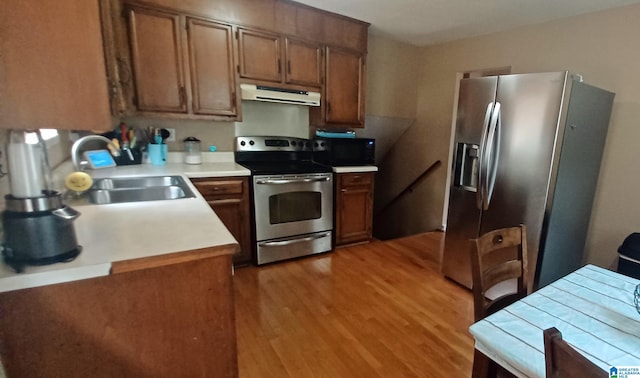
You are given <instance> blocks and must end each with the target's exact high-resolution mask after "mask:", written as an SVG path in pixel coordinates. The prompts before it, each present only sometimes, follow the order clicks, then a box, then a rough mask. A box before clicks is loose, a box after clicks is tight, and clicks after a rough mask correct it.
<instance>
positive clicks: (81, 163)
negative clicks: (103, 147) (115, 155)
mask: <svg viewBox="0 0 640 378" xmlns="http://www.w3.org/2000/svg"><path fill="white" fill-rule="evenodd" d="M92 140H101V141H103V142H105V143H107V145H111V146H113V148H114V151H118V148H117V147H116V146H115V145H114V144H113V142H111V141H110V140H109V139H107V138H105V137H103V136H102V135H87V136H83V137H82V138H80V139H78V140H76V141H75V142H74V143H73V146H71V161H72V162H73V168H74V169H75V170H76V171H84V168H85V166H86V165H87V161H86V160H83V159H82V158H81V157H80V149H81V147H82V146H83V145H84V144H85V143H86V142H90V141H92Z"/></svg>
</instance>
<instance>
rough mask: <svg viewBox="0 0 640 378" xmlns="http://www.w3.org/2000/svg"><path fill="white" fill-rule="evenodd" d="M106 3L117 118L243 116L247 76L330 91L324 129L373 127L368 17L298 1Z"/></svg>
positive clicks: (316, 121) (318, 117)
mask: <svg viewBox="0 0 640 378" xmlns="http://www.w3.org/2000/svg"><path fill="white" fill-rule="evenodd" d="M101 5H102V7H103V11H104V12H103V17H102V21H103V34H104V35H105V53H106V61H107V72H108V80H109V89H110V94H111V97H110V100H111V108H112V113H113V114H114V115H116V116H120V117H123V116H128V115H138V116H162V117H164V118H193V119H212V120H219V121H232V120H240V119H241V106H242V101H240V98H239V97H240V96H238V94H239V85H240V83H241V82H242V83H250V84H257V85H265V86H274V87H283V88H288V89H293V90H309V91H318V92H321V93H323V94H324V97H323V101H322V105H321V107H320V108H316V107H314V108H312V109H310V112H311V121H312V124H313V125H314V126H324V125H329V126H331V127H349V128H351V127H363V126H364V93H365V80H364V79H365V56H366V49H367V33H368V26H369V24H367V23H365V22H361V21H358V20H354V19H351V18H348V17H345V16H341V15H337V14H333V13H328V12H324V11H321V10H319V9H315V8H312V7H309V6H305V5H302V4H298V3H295V2H292V1H288V0H262V1H233V0H221V1H214V2H211V1H210V0H192V1H188V2H183V1H178V0H149V1H145V2H136V1H131V2H129V0H124V1H108V0H104V1H102V2H101ZM123 9H124V11H123ZM122 14H128V15H129V16H128V17H127V18H123V17H122ZM127 24H128V26H127Z"/></svg>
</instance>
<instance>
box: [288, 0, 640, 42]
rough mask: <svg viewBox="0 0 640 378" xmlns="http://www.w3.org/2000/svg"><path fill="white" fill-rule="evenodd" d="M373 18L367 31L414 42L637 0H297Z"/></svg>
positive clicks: (461, 35) (463, 35)
mask: <svg viewBox="0 0 640 378" xmlns="http://www.w3.org/2000/svg"><path fill="white" fill-rule="evenodd" d="M295 1H296V2H298V3H302V4H307V5H310V6H313V7H315V8H319V9H324V10H327V11H330V12H334V13H338V14H342V15H345V16H349V17H352V18H356V19H358V20H362V21H366V22H369V23H371V28H370V32H371V33H372V34H374V35H384V36H388V37H391V38H393V39H396V40H399V41H403V42H407V43H410V44H413V45H416V46H426V45H432V44H436V43H441V42H446V41H451V40H455V39H460V38H466V37H472V36H477V35H483V34H488V33H493V32H498V31H503V30H508V29H511V28H515V27H518V26H522V25H530V24H537V23H542V22H546V21H551V20H556V19H561V18H566V17H570V16H574V15H577V14H581V13H589V12H595V11H598V10H603V9H607V8H615V7H620V6H624V5H628V4H633V3H638V2H640V0H295Z"/></svg>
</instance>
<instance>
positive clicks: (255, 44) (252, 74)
mask: <svg viewBox="0 0 640 378" xmlns="http://www.w3.org/2000/svg"><path fill="white" fill-rule="evenodd" d="M237 36H238V57H239V67H240V69H239V73H240V77H241V78H246V79H256V80H265V81H273V82H276V83H278V82H281V81H282V62H281V58H280V55H281V51H280V36H279V35H278V34H273V33H267V32H261V31H255V30H250V29H244V28H239V29H238V35H237Z"/></svg>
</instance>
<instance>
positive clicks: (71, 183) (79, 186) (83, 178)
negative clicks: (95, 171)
mask: <svg viewBox="0 0 640 378" xmlns="http://www.w3.org/2000/svg"><path fill="white" fill-rule="evenodd" d="M64 184H65V186H66V187H67V189H69V190H73V191H75V192H84V191H87V190H89V188H91V185H93V179H92V178H91V176H89V174H87V173H85V172H73V173H70V174H69V176H67V178H66V180H64Z"/></svg>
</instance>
